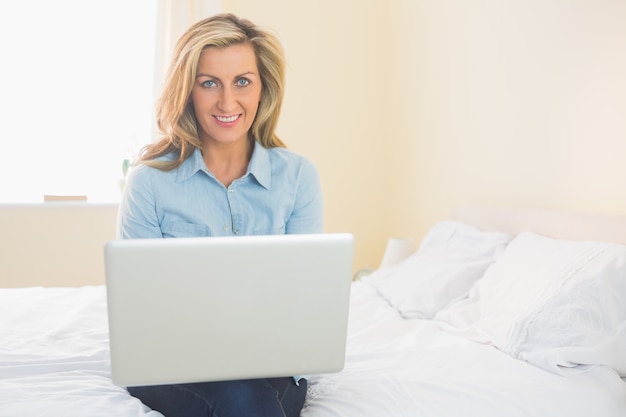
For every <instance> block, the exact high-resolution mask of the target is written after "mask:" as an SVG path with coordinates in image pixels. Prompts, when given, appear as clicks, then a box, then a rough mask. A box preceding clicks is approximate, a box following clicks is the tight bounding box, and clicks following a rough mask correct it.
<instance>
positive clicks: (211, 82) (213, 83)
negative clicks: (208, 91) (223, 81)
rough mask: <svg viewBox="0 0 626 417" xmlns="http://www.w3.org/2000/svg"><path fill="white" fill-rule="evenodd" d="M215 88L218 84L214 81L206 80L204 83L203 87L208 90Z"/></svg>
mask: <svg viewBox="0 0 626 417" xmlns="http://www.w3.org/2000/svg"><path fill="white" fill-rule="evenodd" d="M215 86H216V84H215V81H213V80H206V81H204V82H203V83H202V87H206V88H212V87H215Z"/></svg>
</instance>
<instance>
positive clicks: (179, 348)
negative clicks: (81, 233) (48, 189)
mask: <svg viewBox="0 0 626 417" xmlns="http://www.w3.org/2000/svg"><path fill="white" fill-rule="evenodd" d="M352 259H353V236H352V235H350V234H346V233H335V234H329V233H327V234H311V235H272V236H241V237H210V238H177V239H132V240H114V241H109V242H107V243H106V244H105V271H106V284H107V285H106V286H107V299H108V313H109V332H110V348H111V368H112V378H113V381H114V382H115V383H116V384H118V385H120V386H133V385H154V384H168V383H186V382H199V381H221V380H231V379H247V378H260V377H277V376H294V375H310V374H318V373H331V372H337V371H340V370H341V369H342V368H343V366H344V360H345V345H346V331H347V319H348V307H349V293H350V284H351V276H352Z"/></svg>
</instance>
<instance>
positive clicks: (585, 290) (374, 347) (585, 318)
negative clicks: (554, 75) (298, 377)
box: [0, 206, 626, 417]
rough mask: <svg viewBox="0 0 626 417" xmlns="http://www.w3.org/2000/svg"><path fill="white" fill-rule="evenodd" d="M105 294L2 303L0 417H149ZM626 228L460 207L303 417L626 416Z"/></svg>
mask: <svg viewBox="0 0 626 417" xmlns="http://www.w3.org/2000/svg"><path fill="white" fill-rule="evenodd" d="M106 316H107V314H106V293H105V288H104V286H101V285H87V286H81V287H28V288H4V289H0V416H3V417H4V416H12V417H14V416H39V415H41V416H43V415H45V416H51V417H72V416H81V417H89V416H116V417H125V416H129V417H130V416H133V417H137V416H153V417H158V416H161V414H159V413H157V412H155V411H151V410H149V409H148V408H146V407H144V406H143V405H142V404H141V403H140V402H139V401H137V400H136V399H134V398H132V397H131V396H129V395H128V394H127V393H126V391H125V390H124V389H123V388H120V387H117V386H115V385H114V384H113V383H112V382H111V380H110V364H109V350H108V327H107V319H106ZM624 377H626V218H623V217H621V216H607V215H583V214H578V213H570V212H553V211H543V210H527V209H509V208H494V207H475V206H472V207H462V208H460V209H458V210H455V212H454V213H453V215H452V216H451V218H450V219H448V220H443V221H441V222H439V223H437V224H434V225H433V227H432V229H431V230H430V231H429V232H428V233H427V235H426V236H425V237H424V239H423V240H422V241H421V242H420V245H419V248H418V249H417V250H416V251H415V252H414V253H412V254H411V255H410V256H409V257H407V258H405V259H403V260H401V261H399V262H398V263H396V264H394V265H388V266H385V267H384V268H380V269H378V270H376V271H374V272H372V273H371V274H369V275H367V276H365V277H363V278H362V279H360V280H358V281H355V282H354V283H353V284H352V292H351V304H350V321H349V332H348V343H347V352H346V366H345V369H344V370H343V371H341V372H339V373H335V374H327V375H315V376H312V377H311V378H310V381H309V391H308V396H307V400H306V403H305V406H304V409H303V411H302V417H357V416H358V417H370V416H371V417H374V416H376V417H380V416H394V417H444V416H445V417H455V416H463V417H467V416H481V417H485V416H499V417H501V416H507V417H512V416H542V417H551V416H555V417H556V416H559V417H560V416H568V417H577V416H581V417H582V416H585V417H587V416H589V415H597V416H603V417H612V416H616V417H617V416H621V417H623V416H625V415H626V380H625V379H624Z"/></svg>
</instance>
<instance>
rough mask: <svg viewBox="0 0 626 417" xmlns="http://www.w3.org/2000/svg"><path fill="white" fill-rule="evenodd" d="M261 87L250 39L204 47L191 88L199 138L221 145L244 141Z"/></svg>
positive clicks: (255, 109)
mask: <svg viewBox="0 0 626 417" xmlns="http://www.w3.org/2000/svg"><path fill="white" fill-rule="evenodd" d="M261 87H262V85H261V77H260V75H259V70H258V68H257V64H256V56H255V54H254V49H253V47H252V45H250V44H249V43H242V44H237V45H232V46H228V47H226V48H217V47H209V48H207V49H206V50H204V51H203V52H202V54H201V55H200V60H199V62H198V71H197V75H196V80H195V83H194V86H193V88H192V90H191V100H192V102H193V106H194V111H195V115H196V119H197V120H198V127H199V134H200V139H201V140H202V141H203V142H204V143H207V142H213V143H214V144H220V145H227V144H232V143H236V142H239V141H245V140H246V138H247V137H248V131H249V130H250V127H251V126H252V122H253V121H254V117H255V116H256V112H257V109H258V107H259V101H260V100H261Z"/></svg>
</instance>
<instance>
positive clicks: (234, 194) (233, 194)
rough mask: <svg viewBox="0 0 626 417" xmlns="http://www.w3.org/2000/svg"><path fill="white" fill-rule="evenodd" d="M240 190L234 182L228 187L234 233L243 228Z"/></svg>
mask: <svg viewBox="0 0 626 417" xmlns="http://www.w3.org/2000/svg"><path fill="white" fill-rule="evenodd" d="M238 194H239V193H238V190H237V187H236V186H235V182H233V183H232V184H231V185H230V186H229V187H228V193H227V197H228V206H229V208H230V221H231V231H232V234H233V235H238V234H240V233H241V230H242V226H243V225H242V220H243V216H242V214H241V204H239V196H238Z"/></svg>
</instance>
